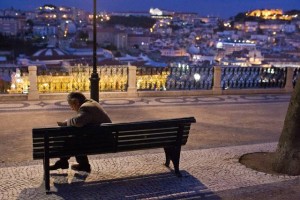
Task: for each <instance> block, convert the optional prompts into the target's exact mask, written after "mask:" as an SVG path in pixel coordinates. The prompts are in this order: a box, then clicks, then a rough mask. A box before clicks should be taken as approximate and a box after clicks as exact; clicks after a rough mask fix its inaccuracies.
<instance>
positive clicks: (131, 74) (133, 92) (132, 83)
mask: <svg viewBox="0 0 300 200" xmlns="http://www.w3.org/2000/svg"><path fill="white" fill-rule="evenodd" d="M136 69H137V67H136V66H131V65H128V87H127V94H128V95H129V96H137V87H136Z"/></svg>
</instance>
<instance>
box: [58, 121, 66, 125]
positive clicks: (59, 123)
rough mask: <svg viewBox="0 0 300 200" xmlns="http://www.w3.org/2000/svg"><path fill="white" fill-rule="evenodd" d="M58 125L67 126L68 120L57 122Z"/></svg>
mask: <svg viewBox="0 0 300 200" xmlns="http://www.w3.org/2000/svg"><path fill="white" fill-rule="evenodd" d="M57 125H58V126H67V122H66V121H64V122H57Z"/></svg>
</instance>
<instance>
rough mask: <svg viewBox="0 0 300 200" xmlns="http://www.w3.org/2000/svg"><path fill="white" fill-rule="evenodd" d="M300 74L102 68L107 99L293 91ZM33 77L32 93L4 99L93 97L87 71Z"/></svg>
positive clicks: (253, 70)
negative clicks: (78, 94)
mask: <svg viewBox="0 0 300 200" xmlns="http://www.w3.org/2000/svg"><path fill="white" fill-rule="evenodd" d="M298 72H299V68H291V67H287V68H261V67H256V68H255V67H250V68H241V67H219V66H215V67H213V68H208V67H197V66H196V67H195V66H194V67H186V68H163V69H162V68H137V67H135V66H130V65H129V66H127V65H126V66H115V68H113V67H100V68H98V73H99V74H100V84H99V87H100V88H99V91H100V93H101V94H100V97H101V98H106V97H107V98H109V97H143V96H179V95H180V96H194V95H222V94H227V95H228V94H259V93H290V92H292V91H293V87H294V85H295V82H296V80H297V78H298V77H299V73H298ZM47 73H48V72H47ZM74 73H75V75H74ZM71 75H72V76H71ZM74 77H75V78H74ZM27 79H28V80H29V82H30V86H29V87H28V88H29V89H28V93H25V94H18V95H17V94H9V95H7V94H6V95H4V94H2V95H0V100H6V99H9V97H10V96H11V98H13V99H16V96H22V98H20V99H22V100H24V96H26V97H27V98H26V99H27V100H43V99H60V98H65V96H66V95H67V93H68V92H70V91H75V90H77V91H82V92H84V93H89V74H88V73H87V71H84V70H81V71H80V70H78V71H75V72H74V71H72V72H68V73H67V74H65V73H64V74H63V75H61V76H59V74H58V73H56V74H54V75H53V74H51V73H50V75H49V74H46V72H42V73H41V72H38V68H37V67H36V66H29V67H28V77H27ZM71 79H72V80H73V81H70V80H71ZM75 79H76V80H75ZM54 80H55V81H54ZM58 80H59V81H58ZM62 80H67V81H62ZM19 93H20V92H19ZM13 96H14V97H13Z"/></svg>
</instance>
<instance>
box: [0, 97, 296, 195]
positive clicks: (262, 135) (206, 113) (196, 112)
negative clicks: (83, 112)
mask: <svg viewBox="0 0 300 200" xmlns="http://www.w3.org/2000/svg"><path fill="white" fill-rule="evenodd" d="M289 99H290V95H276V94H272V95H267V94H262V95H222V96H198V97H153V98H148V97H147V98H132V99H125V98H124V99H103V100H101V102H100V103H101V104H102V105H103V106H104V107H105V108H106V110H107V111H108V112H109V114H110V115H111V116H112V119H113V121H114V122H122V121H138V120H146V119H147V120H148V119H161V118H171V117H174V118H175V117H183V116H195V118H196V120H197V123H195V124H193V125H192V129H191V134H190V138H189V140H188V143H187V145H186V146H184V147H183V151H182V155H181V162H180V169H181V172H182V174H183V177H182V178H177V177H176V176H175V175H174V174H173V173H171V172H170V169H169V168H166V167H164V165H162V163H163V162H164V154H163V151H162V150H159V149H154V150H149V151H148V150H145V151H135V152H124V153H117V154H103V155H96V156H89V158H90V162H91V165H92V172H91V173H90V174H87V173H83V172H82V173H78V172H74V171H72V170H71V169H69V170H56V171H51V191H52V193H51V194H48V195H46V194H45V190H44V185H43V167H42V162H41V161H32V160H31V149H32V147H31V140H32V139H31V129H32V128H33V127H43V126H48V124H49V125H51V124H52V126H53V124H55V123H56V120H61V119H65V118H67V117H69V116H71V115H73V114H74V113H73V112H72V111H70V109H69V107H68V105H67V102H66V101H62V100H47V101H46V100H45V101H15V102H0V118H1V120H0V125H1V127H2V129H0V152H1V154H0V200H1V199H5V200H7V199H9V200H11V199H26V200H27V199H112V200H115V199H116V200H118V199H126V200H127V199H168V200H171V199H221V198H222V199H230V200H232V199H276V200H279V199H280V200H281V199H289V200H290V199H297V198H292V197H299V196H300V192H294V191H299V188H300V177H299V176H295V177H292V176H283V175H280V176H279V175H270V174H265V173H261V172H257V171H254V170H252V169H248V168H246V167H245V166H243V165H241V164H240V163H239V162H238V159H239V157H240V156H241V155H243V154H245V153H251V152H259V151H274V150H275V148H276V142H277V141H278V137H279V135H280V131H281V128H282V125H283V119H284V115H285V112H286V108H287V105H288V102H289ZM129 116H130V117H129ZM220 146H223V147H220ZM16 161H17V162H16ZM52 162H55V160H52ZM74 162H75V161H74V159H71V164H72V163H74ZM171 170H172V168H171ZM294 186H296V187H294ZM289 188H293V190H291V189H289ZM280 193H283V194H284V195H286V196H285V198H283V196H284V195H280ZM253 194H254V195H253ZM265 194H267V196H268V195H269V194H270V195H271V197H270V198H266V195H265ZM272 194H276V195H277V197H276V198H274V196H272ZM297 195H298V196H297ZM233 197H235V198H233Z"/></svg>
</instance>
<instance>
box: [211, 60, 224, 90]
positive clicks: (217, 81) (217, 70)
mask: <svg viewBox="0 0 300 200" xmlns="http://www.w3.org/2000/svg"><path fill="white" fill-rule="evenodd" d="M221 77H222V70H221V67H220V66H214V85H213V88H212V90H213V94H217V95H220V94H222V88H221Z"/></svg>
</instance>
